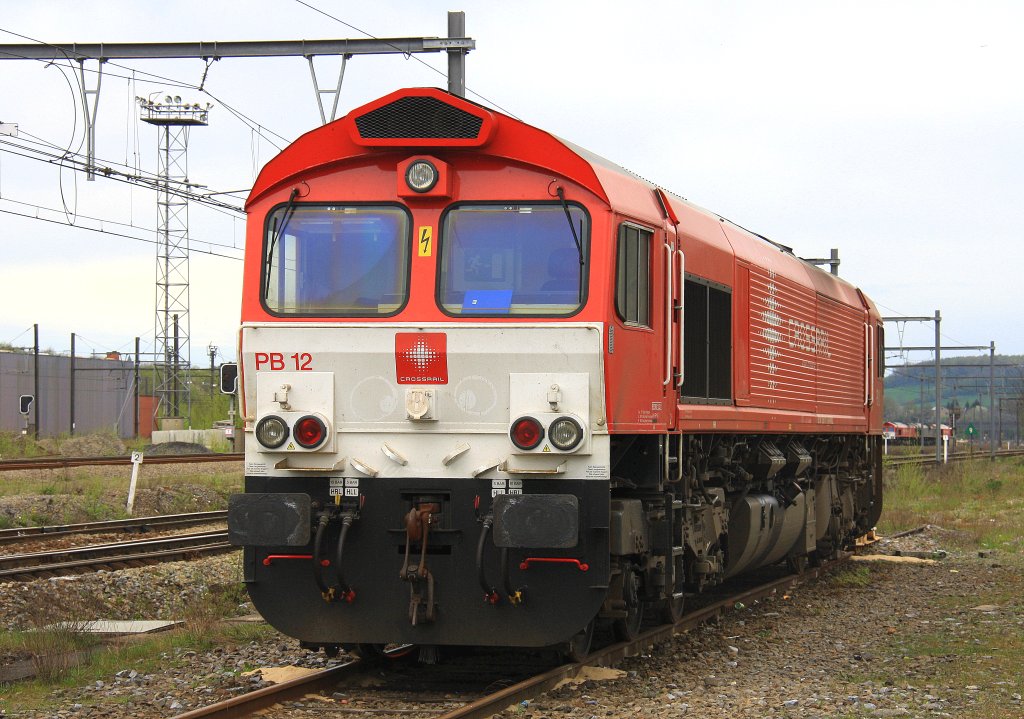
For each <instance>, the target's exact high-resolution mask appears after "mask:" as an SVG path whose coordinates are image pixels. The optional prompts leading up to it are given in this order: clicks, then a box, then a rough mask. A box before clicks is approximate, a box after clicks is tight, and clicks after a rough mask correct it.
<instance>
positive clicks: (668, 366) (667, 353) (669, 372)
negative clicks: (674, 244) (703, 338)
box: [661, 242, 673, 387]
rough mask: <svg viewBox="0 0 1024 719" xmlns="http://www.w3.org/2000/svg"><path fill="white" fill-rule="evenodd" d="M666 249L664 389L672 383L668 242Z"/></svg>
mask: <svg viewBox="0 0 1024 719" xmlns="http://www.w3.org/2000/svg"><path fill="white" fill-rule="evenodd" d="M664 247H665V380H664V381H663V382H662V383H661V385H662V387H668V385H669V383H670V382H671V381H672V285H673V277H672V265H673V262H672V248H671V247H670V246H669V244H668V243H667V242H665V243H664Z"/></svg>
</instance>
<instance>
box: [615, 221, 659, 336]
mask: <svg viewBox="0 0 1024 719" xmlns="http://www.w3.org/2000/svg"><path fill="white" fill-rule="evenodd" d="M653 237H654V233H653V232H652V231H651V230H647V229H644V228H643V227H638V226H637V225H633V224H630V223H623V224H622V225H621V226H620V227H619V243H618V248H617V260H616V268H615V312H616V313H617V314H618V316H619V318H620V319H621V320H622V321H623V322H625V323H626V324H627V325H634V326H637V327H650V326H651V297H650V295H651V239H652V238H653Z"/></svg>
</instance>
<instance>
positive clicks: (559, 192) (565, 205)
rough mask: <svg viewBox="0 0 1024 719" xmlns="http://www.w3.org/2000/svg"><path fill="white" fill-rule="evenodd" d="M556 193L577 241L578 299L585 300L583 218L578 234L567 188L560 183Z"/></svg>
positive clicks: (579, 300) (573, 236) (573, 238)
mask: <svg viewBox="0 0 1024 719" xmlns="http://www.w3.org/2000/svg"><path fill="white" fill-rule="evenodd" d="M555 193H556V194H557V195H558V199H559V200H560V201H561V203H562V210H563V211H564V212H565V219H566V220H568V221H569V231H570V232H572V241H573V242H575V243H576V252H577V254H578V256H579V258H580V280H579V290H580V293H579V297H578V298H577V299H576V301H577V302H583V242H582V240H580V235H582V234H583V220H582V218H581V219H580V232H579V234H576V225H574V224H572V214H571V213H570V212H569V203H568V202H566V201H565V189H564V188H563V187H562V186H561V185H559V186H558V187H557V188H555Z"/></svg>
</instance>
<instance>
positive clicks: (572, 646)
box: [561, 619, 597, 663]
mask: <svg viewBox="0 0 1024 719" xmlns="http://www.w3.org/2000/svg"><path fill="white" fill-rule="evenodd" d="M596 624H597V619H591V620H590V622H588V623H587V626H585V627H583V629H582V630H581V631H580V632H578V633H577V634H575V635H573V637H572V639H570V640H569V641H568V642H566V643H565V644H564V645H563V648H562V652H561V653H562V656H563V657H564V658H565V659H566V661H570V662H576V663H578V662H582V661H584V660H585V659H586V658H587V655H588V654H590V644H591V642H593V641H594V626H595V625H596Z"/></svg>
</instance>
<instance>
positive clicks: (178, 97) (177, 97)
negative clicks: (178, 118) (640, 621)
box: [174, 95, 181, 105]
mask: <svg viewBox="0 0 1024 719" xmlns="http://www.w3.org/2000/svg"><path fill="white" fill-rule="evenodd" d="M174 101H175V102H176V103H178V104H179V105H180V104H181V95H175V96H174Z"/></svg>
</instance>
